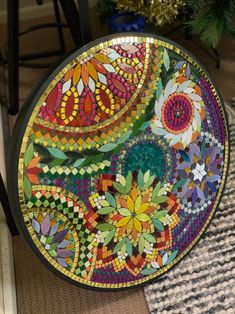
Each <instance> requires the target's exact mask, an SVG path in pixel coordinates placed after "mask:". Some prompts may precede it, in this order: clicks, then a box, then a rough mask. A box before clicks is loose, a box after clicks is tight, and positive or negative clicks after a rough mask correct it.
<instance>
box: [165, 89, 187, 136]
mask: <svg viewBox="0 0 235 314" xmlns="http://www.w3.org/2000/svg"><path fill="white" fill-rule="evenodd" d="M162 115H163V122H164V126H165V128H166V129H167V130H169V131H170V132H173V133H176V134H177V133H180V132H182V131H184V130H185V129H186V128H187V127H188V126H189V125H190V123H191V122H192V115H193V104H192V100H190V98H189V97H187V96H186V95H184V94H183V93H178V94H173V95H171V96H170V97H169V98H168V99H167V100H166V101H165V103H164V105H163V107H162Z"/></svg>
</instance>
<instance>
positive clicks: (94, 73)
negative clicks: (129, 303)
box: [12, 34, 228, 289]
mask: <svg viewBox="0 0 235 314" xmlns="http://www.w3.org/2000/svg"><path fill="white" fill-rule="evenodd" d="M118 36H119V37H117V38H111V37H110V38H108V39H107V38H104V39H102V40H101V41H100V43H99V44H97V43H91V44H89V45H87V46H86V47H84V48H83V49H82V50H78V51H77V52H75V53H74V54H72V55H71V56H70V57H68V58H67V59H66V60H65V61H64V62H63V63H62V64H61V65H60V67H59V68H57V69H56V70H55V71H54V72H53V73H52V76H50V78H48V80H47V81H46V82H45V84H44V85H43V87H42V88H41V89H40V90H38V92H37V93H36V94H35V96H34V97H33V98H32V99H31V103H30V104H29V105H28V106H27V108H28V109H27V110H28V112H27V114H22V115H21V118H20V119H21V123H19V124H18V129H16V130H15V133H14V134H13V138H14V140H15V144H14V145H13V146H14V149H15V154H13V155H14V156H12V158H13V159H14V161H13V163H14V164H17V165H18V172H17V173H15V174H14V175H13V176H12V180H13V182H14V191H15V189H16V186H17V187H18V190H17V191H18V192H17V195H16V196H15V198H14V205H15V204H16V205H15V206H16V207H17V208H16V217H17V219H18V223H19V226H20V228H21V229H22V232H23V234H24V235H25V237H26V239H27V240H28V241H29V243H30V245H31V246H32V248H33V250H34V251H35V252H36V253H37V254H38V255H39V257H40V258H41V260H43V261H44V262H45V264H46V265H47V266H48V267H50V269H52V270H53V271H54V272H56V274H58V275H60V276H61V277H62V278H64V279H68V280H69V281H70V282H72V283H75V284H79V285H82V286H83V287H88V288H97V289H122V288H128V287H131V286H136V285H139V284H145V283H146V282H148V281H149V280H152V279H157V278H158V277H159V276H161V275H162V274H164V273H165V272H166V271H167V270H169V269H170V268H171V267H172V266H174V265H175V264H176V263H177V262H178V261H180V260H181V259H182V258H183V257H184V256H185V255H186V254H187V252H188V251H189V250H190V249H191V248H192V246H193V245H194V244H195V242H196V241H197V240H198V239H199V238H200V237H201V235H202V233H203V231H204V230H205V229H206V227H207V226H208V224H209V222H210V220H211V217H212V215H213V213H214V211H215V209H216V206H217V205H218V201H219V198H220V195H221V192H222V188H223V186H224V182H225V176H226V171H227V164H228V136H227V126H226V120H225V114H224V110H223V105H222V103H221V100H220V98H219V95H218V94H217V92H216V88H215V87H214V85H213V84H212V82H211V80H210V78H209V77H208V75H207V74H206V73H205V72H204V70H203V69H202V68H201V66H200V65H199V64H198V63H197V62H196V61H195V60H194V59H193V58H192V57H190V56H189V55H188V54H187V52H185V51H183V50H181V48H179V47H178V46H177V47H176V46H174V45H173V44H169V43H168V42H166V41H164V40H163V39H161V40H160V39H158V38H155V37H154V38H149V37H146V36H144V35H143V34H141V35H140V36H120V35H118ZM178 267H180V265H179V266H178Z"/></svg>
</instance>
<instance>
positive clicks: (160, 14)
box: [117, 0, 185, 26]
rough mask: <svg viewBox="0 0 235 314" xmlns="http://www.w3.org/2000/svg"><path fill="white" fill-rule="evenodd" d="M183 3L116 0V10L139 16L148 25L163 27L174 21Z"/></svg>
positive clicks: (181, 0)
mask: <svg viewBox="0 0 235 314" xmlns="http://www.w3.org/2000/svg"><path fill="white" fill-rule="evenodd" d="M184 3H185V1H184V0H139V1H136V0H118V1H117V8H118V10H120V11H128V12H135V13H137V14H141V15H142V16H144V17H145V18H146V19H147V20H148V21H149V22H150V23H154V24H155V25H157V26H163V25H165V24H168V23H171V22H173V21H174V19H175V18H176V17H177V15H178V14H179V10H180V9H181V8H182V7H183V5H184Z"/></svg>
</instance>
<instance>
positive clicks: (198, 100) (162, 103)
mask: <svg viewBox="0 0 235 314" xmlns="http://www.w3.org/2000/svg"><path fill="white" fill-rule="evenodd" d="M155 114H156V116H155V117H154V118H153V122H152V130H153V132H154V133H155V134H156V135H163V136H164V137H165V138H166V139H168V140H169V145H170V146H173V147H175V148H178V149H179V148H185V147H186V146H187V145H189V144H190V143H191V142H193V141H195V139H196V138H197V136H198V135H199V133H200V131H201V123H202V120H203V119H204V117H205V109H204V102H203V100H202V97H201V90H200V88H199V86H198V85H196V83H195V82H193V81H191V80H189V79H187V78H186V77H184V76H180V77H178V78H173V79H171V80H169V81H168V82H167V84H166V87H165V90H164V91H163V93H162V94H161V95H160V97H159V99H158V100H156V101H155Z"/></svg>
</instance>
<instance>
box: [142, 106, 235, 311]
mask: <svg viewBox="0 0 235 314" xmlns="http://www.w3.org/2000/svg"><path fill="white" fill-rule="evenodd" d="M226 109H227V113H228V119H229V127H230V165H229V172H228V179H227V183H226V186H225V190H224V194H223V197H222V200H221V203H220V205H219V207H218V209H217V211H216V214H215V216H214V218H213V219H212V222H211V224H210V226H209V228H208V229H207V231H206V232H205V234H204V236H203V237H202V238H201V240H200V241H199V243H198V244H197V246H196V247H195V248H194V249H193V250H192V251H191V253H189V255H188V256H187V257H186V258H185V259H184V260H183V261H182V262H181V263H180V264H179V265H177V266H176V267H175V268H174V269H173V270H171V271H170V272H169V273H167V274H166V275H164V276H162V277H161V278H160V279H158V280H157V281H156V283H153V284H151V285H149V286H147V287H146V288H145V296H146V300H147V303H148V306H149V311H150V313H161V314H163V313H168V314H169V313H174V314H176V313H181V314H182V313H200V314H202V313H207V314H209V313H235V250H234V247H235V227H234V223H235V113H234V112H233V111H232V110H231V109H230V108H229V107H228V106H226Z"/></svg>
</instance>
